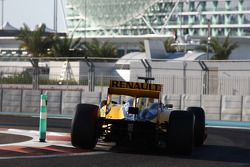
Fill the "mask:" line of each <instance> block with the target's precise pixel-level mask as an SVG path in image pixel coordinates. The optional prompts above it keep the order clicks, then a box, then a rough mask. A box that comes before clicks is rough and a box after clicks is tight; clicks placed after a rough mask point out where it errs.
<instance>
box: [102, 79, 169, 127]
mask: <svg viewBox="0 0 250 167" xmlns="http://www.w3.org/2000/svg"><path fill="white" fill-rule="evenodd" d="M161 90H162V85H160V84H151V83H141V82H126V81H113V80H111V81H110V84H109V88H108V96H107V105H105V106H103V107H102V108H101V109H100V116H101V117H103V118H106V119H117V120H119V119H124V118H125V117H126V116H125V115H124V112H123V105H122V104H112V102H111V100H112V96H113V95H118V96H120V95H124V96H130V97H133V98H134V104H133V107H138V108H139V110H141V104H140V103H139V101H137V99H139V98H141V97H144V98H145V97H146V98H151V99H157V100H158V101H159V103H160V99H161V98H160V95H161ZM136 101H137V102H136ZM107 108H108V109H107ZM106 110H108V112H106ZM139 112H140V111H139ZM169 115H170V112H158V114H157V116H156V117H155V118H154V119H152V120H150V121H151V122H155V123H158V124H161V123H164V122H166V121H168V120H169Z"/></svg>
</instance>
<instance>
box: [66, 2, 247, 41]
mask: <svg viewBox="0 0 250 167" xmlns="http://www.w3.org/2000/svg"><path fill="white" fill-rule="evenodd" d="M66 8H67V17H66V20H67V30H68V32H69V33H73V34H74V36H81V37H88V38H91V37H97V38H98V37H135V36H144V35H148V34H151V36H168V35H173V32H174V33H177V34H178V35H185V34H189V35H190V36H194V37H195V36H197V37H203V36H204V37H206V36H208V35H209V34H210V35H211V36H216V37H218V36H221V37H224V36H226V35H227V34H228V33H231V36H234V37H243V36H250V1H249V0H67V5H66Z"/></svg>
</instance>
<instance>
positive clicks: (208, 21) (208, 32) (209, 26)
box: [207, 19, 211, 60]
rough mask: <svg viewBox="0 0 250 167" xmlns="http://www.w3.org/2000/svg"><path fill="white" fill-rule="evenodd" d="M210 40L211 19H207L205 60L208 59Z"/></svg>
mask: <svg viewBox="0 0 250 167" xmlns="http://www.w3.org/2000/svg"><path fill="white" fill-rule="evenodd" d="M210 40H211V21H210V19H207V60H208V59H209V44H210Z"/></svg>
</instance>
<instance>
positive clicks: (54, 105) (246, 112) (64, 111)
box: [0, 89, 250, 121]
mask: <svg viewBox="0 0 250 167" xmlns="http://www.w3.org/2000/svg"><path fill="white" fill-rule="evenodd" d="M44 91H45V90H37V91H34V90H22V89H0V105H1V106H0V108H1V110H0V113H14V114H16V113H19V114H27V113H28V114H39V105H40V95H41V94H42V93H44ZM103 92H104V91H103ZM47 95H48V106H47V107H48V108H47V110H48V114H49V115H50V114H51V115H52V114H53V115H55V114H56V115H66V116H72V115H73V114H74V112H75V106H76V104H78V103H90V104H97V105H98V104H99V103H100V102H101V100H103V99H106V93H102V92H100V91H96V92H87V91H84V90H76V91H62V90H54V91H52V90H49V91H47ZM115 100H119V101H121V100H123V99H115ZM162 102H163V103H164V104H173V108H174V109H186V108H187V107H189V106H198V107H203V108H204V109H205V112H206V118H207V119H209V120H231V121H250V96H236V95H235V96H232V95H227V96H226V95H224V96H220V95H177V94H164V95H163V97H162Z"/></svg>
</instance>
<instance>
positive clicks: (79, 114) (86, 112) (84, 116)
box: [71, 104, 98, 149]
mask: <svg viewBox="0 0 250 167" xmlns="http://www.w3.org/2000/svg"><path fill="white" fill-rule="evenodd" d="M97 115H98V106H96V105H92V104H77V106H76V112H75V116H74V118H73V119H72V125H71V143H72V145H73V146H75V147H80V148H84V149H93V148H94V147H95V146H96V143H97V136H98V134H97V132H98V123H97Z"/></svg>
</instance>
